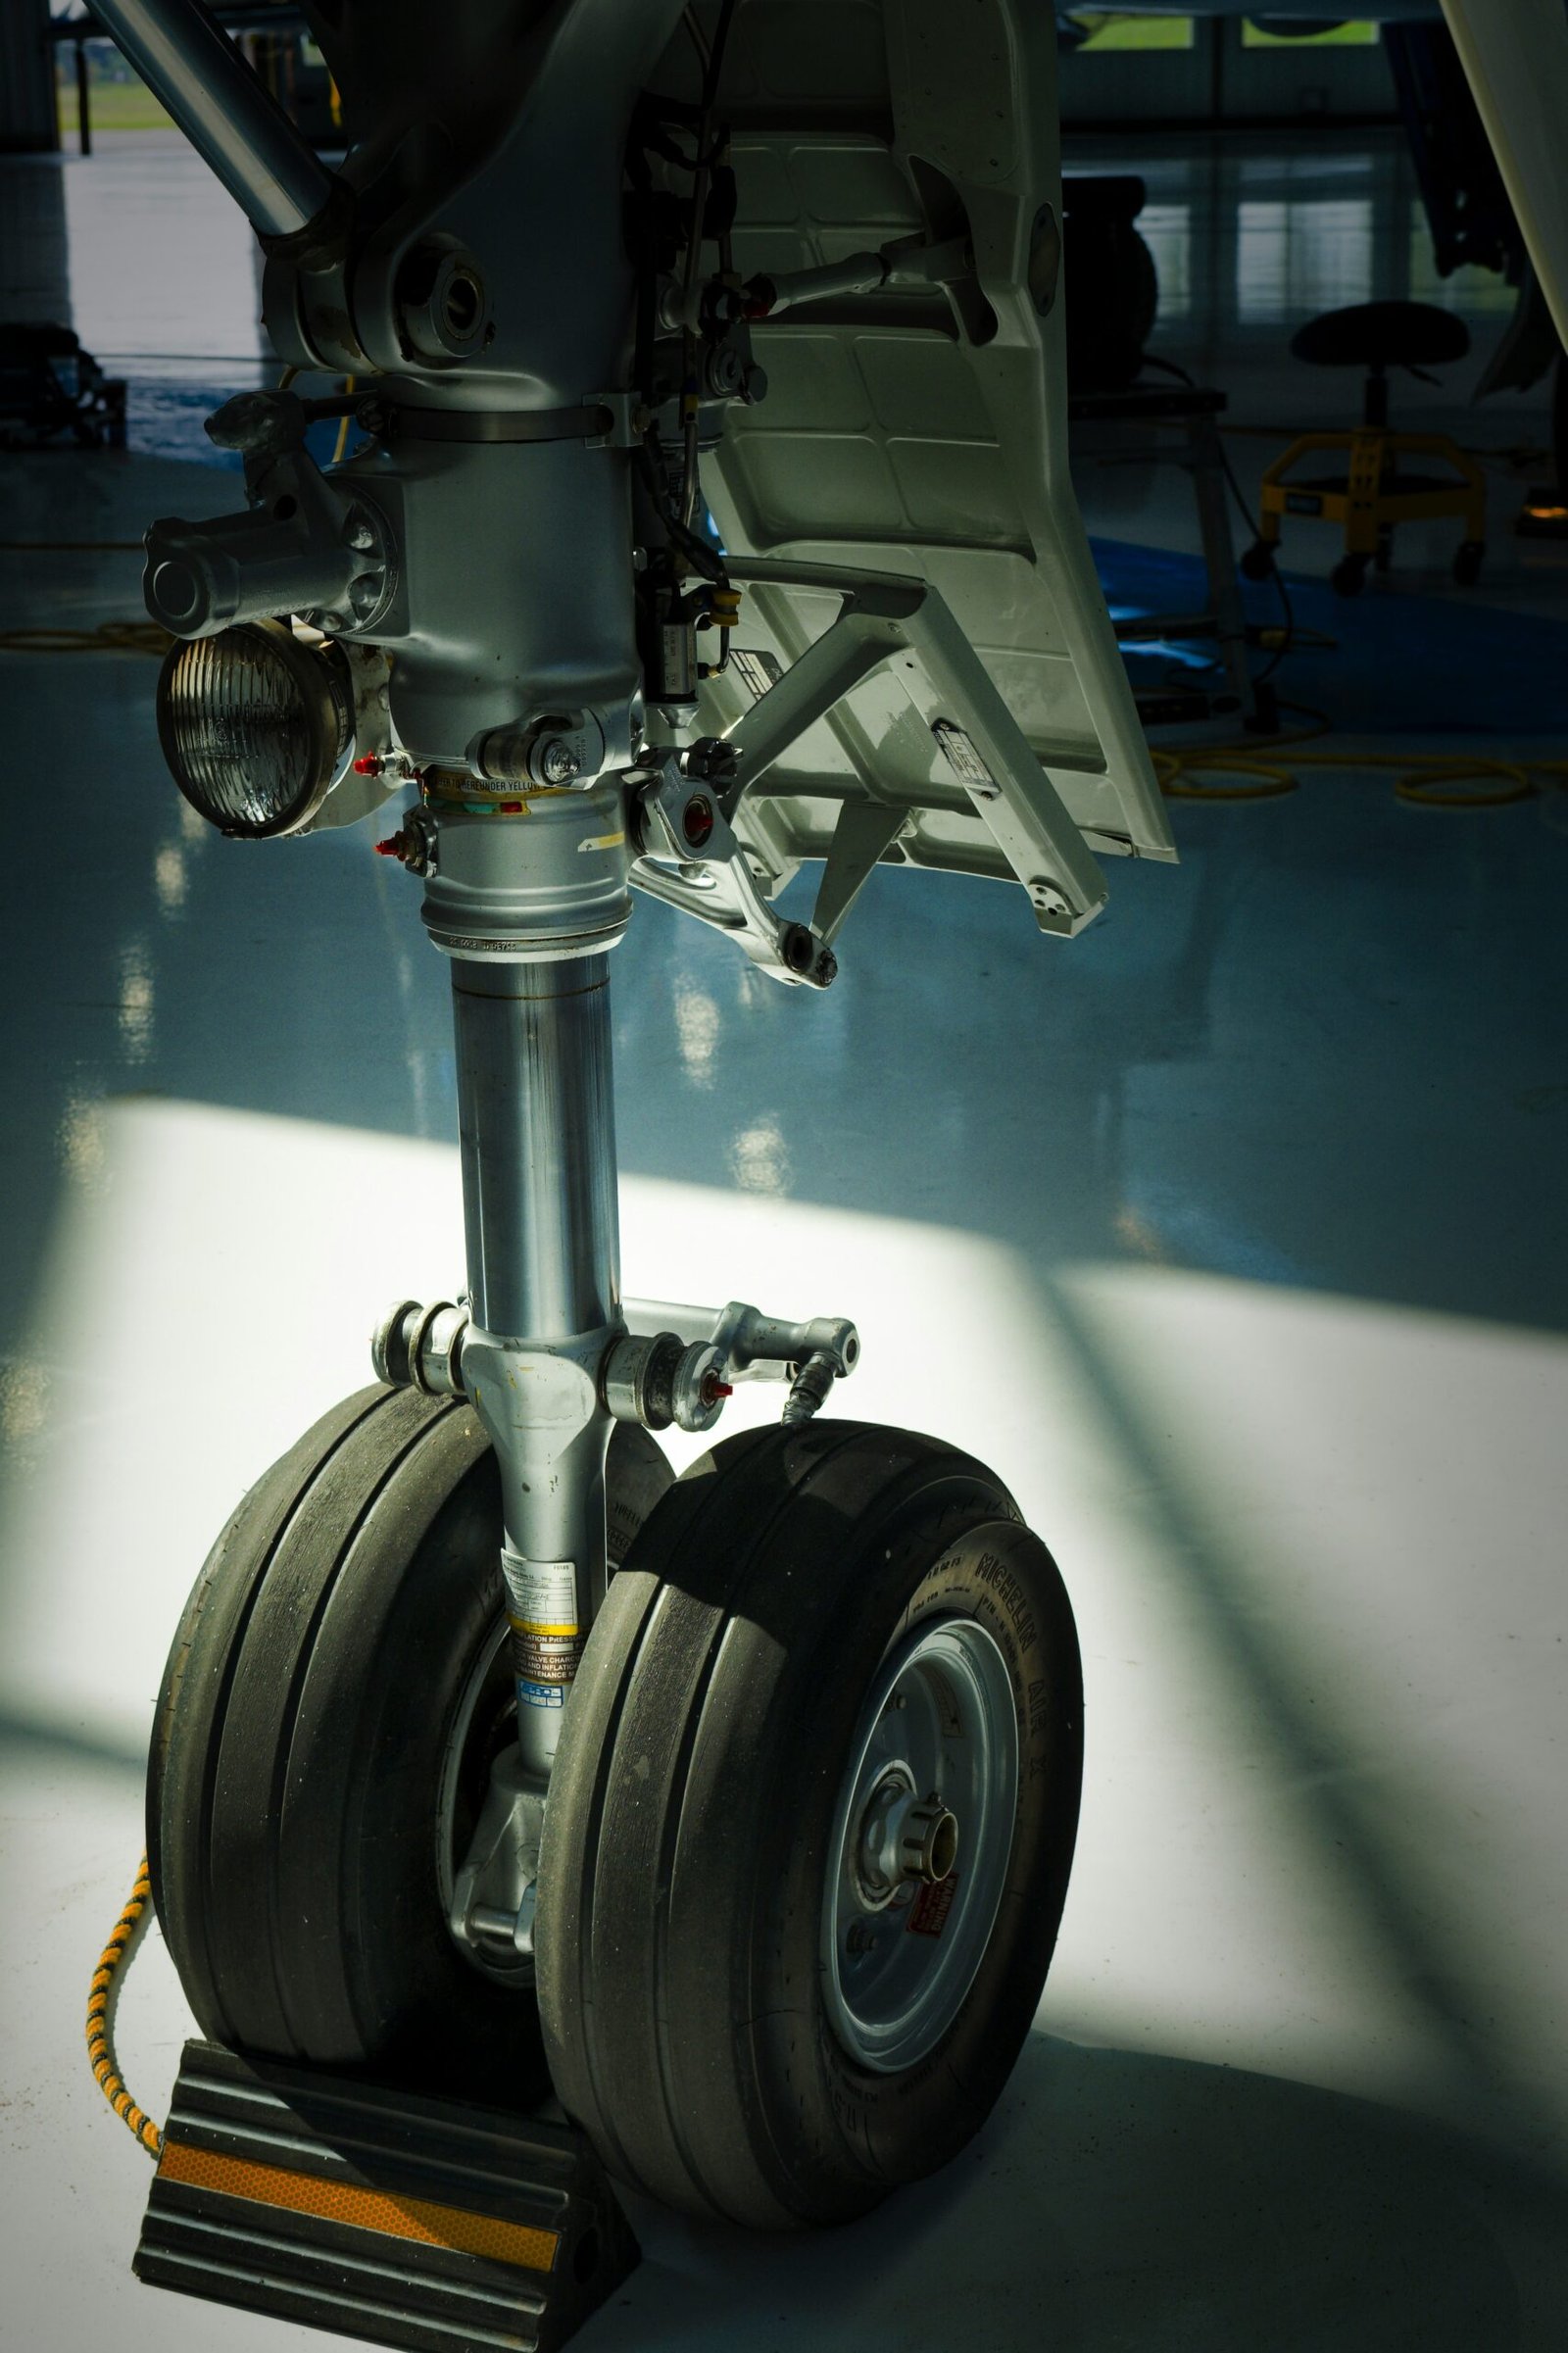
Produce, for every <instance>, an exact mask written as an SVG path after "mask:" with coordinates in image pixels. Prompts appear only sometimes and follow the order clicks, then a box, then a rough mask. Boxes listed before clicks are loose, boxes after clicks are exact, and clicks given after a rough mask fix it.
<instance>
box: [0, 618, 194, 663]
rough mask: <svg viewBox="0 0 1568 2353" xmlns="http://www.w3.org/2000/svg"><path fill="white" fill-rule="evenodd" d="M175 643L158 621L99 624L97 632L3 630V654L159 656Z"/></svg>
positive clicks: (0, 647) (0, 649) (0, 633)
mask: <svg viewBox="0 0 1568 2353" xmlns="http://www.w3.org/2000/svg"><path fill="white" fill-rule="evenodd" d="M173 643H174V640H173V639H172V637H171V636H170V634H169V631H168V630H167V629H160V628H159V626H158V623H157V622H156V621H100V622H99V623H98V625H97V627H96V628H95V629H45V628H35V629H0V654H156V655H157V657H158V659H159V660H160V661H162V660H163V657H164V656H165V655H166V654H167V653H168V651H169V649H170V647H171V646H172V644H173Z"/></svg>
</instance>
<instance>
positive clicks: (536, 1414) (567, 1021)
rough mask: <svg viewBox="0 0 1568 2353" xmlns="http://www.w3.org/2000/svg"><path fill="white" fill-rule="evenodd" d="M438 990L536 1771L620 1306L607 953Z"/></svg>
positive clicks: (581, 1596) (565, 1692) (469, 1370)
mask: <svg viewBox="0 0 1568 2353" xmlns="http://www.w3.org/2000/svg"><path fill="white" fill-rule="evenodd" d="M497 822H498V823H499V822H500V820H497ZM452 994H453V1007H454V1014H455V1021H456V1029H457V1049H458V1073H457V1075H458V1125H459V1132H460V1137H461V1151H462V1165H463V1200H464V1226H465V1232H466V1243H467V1271H468V1299H469V1306H470V1309H471V1312H472V1316H473V1323H472V1325H471V1326H470V1328H469V1330H468V1332H467V1333H466V1335H465V1338H464V1343H463V1373H464V1382H465V1386H466V1390H467V1394H468V1396H469V1397H470V1398H471V1399H472V1401H473V1403H474V1405H475V1407H476V1408H477V1410H478V1413H479V1415H480V1418H481V1419H482V1420H483V1422H484V1424H485V1427H486V1429H487V1430H488V1431H489V1432H490V1435H491V1437H492V1438H493V1439H494V1441H495V1446H496V1458H497V1461H498V1463H499V1466H500V1471H501V1508H502V1520H503V1526H504V1544H503V1548H502V1569H503V1573H504V1575H505V1578H506V1583H507V1589H508V1593H509V1597H510V1608H511V1618H512V1629H513V1665H514V1671H515V1675H516V1679H517V1745H518V1748H519V1751H520V1753H521V1756H522V1760H523V1763H524V1765H525V1767H526V1768H527V1770H528V1771H529V1772H530V1773H534V1774H537V1775H540V1776H548V1774H549V1772H550V1769H551V1766H552V1764H553V1763H554V1760H555V1752H556V1746H557V1743H558V1741H559V1740H560V1738H561V1728H562V1724H563V1722H564V1712H565V1706H566V1702H567V1699H568V1697H569V1693H570V1688H571V1684H572V1681H573V1679H574V1677H575V1675H576V1669H577V1661H578V1659H579V1657H580V1656H581V1651H582V1644H583V1641H584V1639H585V1638H586V1635H587V1631H588V1626H589V1623H590V1621H591V1619H592V1615H593V1608H594V1602H595V1598H596V1596H597V1595H598V1594H599V1593H601V1592H602V1591H603V1586H604V1575H605V1452H606V1447H607V1446H608V1444H609V1439H610V1431H611V1418H610V1414H609V1412H608V1410H607V1408H606V1406H605V1404H604V1402H603V1400H602V1398H601V1397H600V1393H599V1373H600V1366H601V1364H602V1362H603V1360H604V1356H605V1351H606V1349H607V1348H609V1346H610V1344H611V1341H612V1339H613V1336H614V1332H615V1329H616V1327H617V1325H618V1321H619V1314H620V1242H619V1224H618V1216H617V1196H616V1178H615V1124H614V1104H613V1096H612V1091H611V1035H610V971H609V957H608V956H607V955H605V954H603V953H601V954H598V955H593V956H573V957H569V958H564V959H562V960H541V961H527V962H525V961H523V960H521V959H520V958H519V959H517V960H515V961H511V962H505V963H502V962H478V961H475V960H473V959H472V958H469V957H466V956H456V957H454V959H453V965H452Z"/></svg>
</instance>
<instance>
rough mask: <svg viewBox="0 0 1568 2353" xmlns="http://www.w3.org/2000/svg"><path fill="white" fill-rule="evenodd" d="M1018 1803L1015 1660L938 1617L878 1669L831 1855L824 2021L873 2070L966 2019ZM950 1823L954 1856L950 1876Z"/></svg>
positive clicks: (902, 2060)
mask: <svg viewBox="0 0 1568 2353" xmlns="http://www.w3.org/2000/svg"><path fill="white" fill-rule="evenodd" d="M1017 1803H1018V1725H1017V1716H1016V1713H1015V1710H1014V1706H1013V1695H1012V1679H1011V1676H1010V1675H1009V1673H1008V1671H1007V1662H1006V1660H1005V1658H1004V1656H1003V1654H1002V1651H1001V1649H1000V1648H999V1647H998V1645H997V1643H996V1642H994V1641H993V1639H992V1637H991V1636H990V1635H989V1634H988V1633H987V1632H986V1629H985V1628H984V1627H983V1626H982V1625H980V1624H979V1622H978V1621H977V1620H976V1619H974V1618H957V1617H947V1618H930V1619H927V1620H925V1621H924V1623H923V1624H921V1625H920V1626H918V1627H916V1628H915V1629H914V1631H913V1632H912V1633H911V1634H909V1635H908V1636H907V1637H906V1638H905V1640H904V1641H903V1642H899V1643H897V1644H896V1645H895V1646H894V1647H893V1648H892V1649H891V1650H890V1651H889V1652H888V1654H887V1656H886V1657H885V1658H884V1659H883V1661H882V1664H881V1666H880V1668H879V1669H878V1671H877V1677H876V1681H875V1683H874V1684H873V1685H872V1688H871V1691H870V1692H869V1694H868V1695H867V1698H866V1703H865V1706H864V1708H863V1709H862V1711H861V1715H860V1721H859V1723H858V1726H857V1727H856V1732H855V1738H854V1740H853V1741H852V1743H851V1746H850V1754H849V1760H848V1763H847V1765H846V1768H845V1775H844V1781H843V1784H842V1787H841V1789H840V1792H839V1802H838V1807H837V1811H836V1814H835V1818H834V1825H833V1836H832V1838H831V1841H830V1842H829V1846H828V1868H827V1882H826V1887H825V1888H824V1890H823V1894H824V1900H823V1905H822V1960H823V1977H824V1984H825V1987H826V1994H827V2004H828V2012H829V2016H830V2017H831V2019H832V2022H833V2027H834V2031H835V2032H836V2034H837V2035H838V2037H839V2040H840V2041H841V2042H842V2043H843V2045H844V2047H845V2049H846V2050H847V2051H848V2052H849V2054H850V2056H851V2057H852V2058H853V2059H856V2060H858V2062H859V2064H860V2065H861V2066H862V2067H866V2068H870V2069H872V2070H873V2071H874V2072H875V2073H876V2074H878V2075H893V2074H896V2073H898V2072H900V2071H902V2070H903V2069H905V2068H908V2067H913V2066H915V2065H917V2064H918V2062H919V2061H920V2060H921V2059H923V2058H924V2057H925V2056H926V2055H927V2053H928V2052H930V2051H931V2050H933V2049H934V2048H935V2047H936V2045H937V2044H938V2043H939V2042H940V2041H941V2039H942V2037H943V2035H944V2034H947V2032H948V2030H949V2028H950V2027H951V2026H952V2024H953V2022H954V2020H955V2018H956V2016H957V2014H958V2011H959V2009H960V2008H961V2007H962V2004H963V2000H964V1997H965V1995H966V1994H967V1993H968V1991H969V1988H970V1986H971V1985H973V1984H974V1980H975V1975H976V1972H977V1971H978V1969H979V1967H980V1963H981V1961H982V1960H983V1959H984V1957H985V1951H986V1947H987V1945H988V1944H989V1943H990V1941H991V1932H992V1929H993V1928H994V1927H995V1925H996V1918H997V1907H998V1905H999V1904H1000V1903H1001V1900H1002V1890H1003V1887H1004V1886H1005V1882H1006V1876H1007V1863H1008V1859H1009V1857H1010V1855H1011V1852H1012V1833H1013V1822H1014V1818H1015V1815H1016V1812H1017ZM944 1817H945V1818H946V1824H947V1825H951V1826H952V1827H953V1828H955V1829H956V1859H955V1860H954V1862H953V1868H952V1870H951V1871H948V1872H946V1873H945V1874H944V1875H943V1876H940V1877H938V1876H937V1874H938V1873H939V1872H941V1871H942V1866H943V1865H944V1864H945V1863H946V1862H947V1861H948V1860H949V1859H950V1852H951V1845H952V1838H951V1832H950V1829H949V1828H948V1827H945V1825H944Z"/></svg>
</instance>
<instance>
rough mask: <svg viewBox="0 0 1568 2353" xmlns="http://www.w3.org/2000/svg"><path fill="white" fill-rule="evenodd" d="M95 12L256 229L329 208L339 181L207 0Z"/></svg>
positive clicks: (134, 1) (133, 4)
mask: <svg viewBox="0 0 1568 2353" xmlns="http://www.w3.org/2000/svg"><path fill="white" fill-rule="evenodd" d="M93 15H94V16H95V17H96V18H97V19H98V21H99V23H100V24H101V25H103V27H104V30H105V31H106V32H108V33H109V34H110V35H111V36H112V37H113V39H114V41H115V42H116V44H117V46H118V47H119V48H121V49H123V51H124V53H125V55H126V57H127V58H129V60H130V62H131V64H132V65H133V66H134V67H135V69H136V71H137V73H138V74H140V75H141V77H142V79H143V81H144V82H145V83H146V84H147V86H148V88H149V89H150V90H151V91H152V93H153V95H154V97H155V98H158V99H161V100H162V102H163V104H164V105H165V106H166V107H168V109H169V111H170V113H171V114H172V116H173V118H174V121H175V122H176V123H178V124H179V127H180V129H181V130H182V131H183V132H184V134H185V136H186V138H187V139H189V141H190V143H191V145H192V146H193V147H194V148H195V149H196V151H197V153H198V154H199V155H200V156H201V158H202V161H203V162H204V163H205V164H207V165H208V166H209V167H210V169H211V170H212V171H213V172H216V173H217V175H218V177H219V178H220V179H221V181H222V183H223V185H224V187H225V188H226V189H227V190H228V192H229V194H230V196H232V197H233V198H234V201H235V202H236V204H238V205H239V206H240V207H241V208H242V210H243V211H244V213H245V215H246V217H247V219H248V220H249V221H250V223H251V226H252V227H253V228H254V229H255V230H256V233H257V235H258V236H261V237H290V236H293V235H295V234H296V233H297V232H298V231H299V230H300V229H302V228H305V227H307V226H308V225H309V223H310V222H311V221H315V220H316V219H317V218H318V217H319V214H320V213H321V212H322V211H323V210H324V209H325V207H326V205H327V203H328V202H329V200H330V199H331V197H332V196H333V195H334V193H336V192H337V191H338V189H339V187H340V184H341V183H340V182H339V181H337V180H335V179H334V178H333V176H332V174H331V172H328V171H327V170H326V168H325V167H324V165H322V164H321V163H320V162H319V159H318V157H317V156H316V154H315V153H314V151H313V150H312V148H311V147H310V145H309V144H308V142H307V141H306V140H305V139H304V138H302V137H301V135H300V133H299V132H298V131H297V130H296V129H295V127H294V125H293V123H290V122H289V120H288V118H287V116H286V115H285V114H284V113H283V111H282V109H281V107H279V106H278V105H277V104H276V102H275V101H274V100H273V99H272V97H271V96H270V93H269V92H268V91H267V90H266V89H264V88H263V86H262V84H261V82H259V81H258V80H257V78H256V75H255V74H253V73H252V72H251V70H250V68H249V66H248V65H247V64H246V63H245V60H244V59H243V58H242V57H241V55H240V53H239V51H238V50H237V49H236V48H235V47H234V44H233V42H232V41H231V40H229V38H228V36H227V35H226V33H224V32H222V31H221V30H220V28H219V26H218V25H215V24H214V22H213V20H212V18H211V17H210V16H209V15H208V14H207V11H206V10H205V9H204V8H203V7H201V6H200V4H199V0H93Z"/></svg>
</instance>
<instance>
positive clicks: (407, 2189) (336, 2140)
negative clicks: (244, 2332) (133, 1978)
mask: <svg viewBox="0 0 1568 2353" xmlns="http://www.w3.org/2000/svg"><path fill="white" fill-rule="evenodd" d="M639 2260H640V2250H639V2248H638V2245H637V2241H636V2239H635V2238H634V2237H633V2235H632V2231H631V2227H630V2225H629V2224H628V2223H627V2221H626V2218H625V2216H624V2215H623V2213H622V2212H621V2209H620V2206H619V2204H618V2202H617V2200H616V2198H615V2194H614V2191H613V2189H612V2187H611V2185H610V2181H609V2179H608V2177H607V2176H606V2174H605V2172H604V2169H603V2167H602V2166H601V2165H600V2163H599V2160H598V2158H597V2157H596V2156H595V2155H594V2153H593V2151H592V2149H591V2148H590V2147H589V2145H588V2142H587V2141H586V2139H585V2138H584V2137H583V2135H582V2134H581V2133H580V2132H578V2131H577V2130H576V2129H575V2127H574V2126H572V2125H570V2124H567V2123H565V2122H564V2121H563V2122H555V2121H551V2120H550V2119H549V2118H547V2117H544V2116H540V2115H515V2114H508V2113H506V2112H505V2111H503V2110H497V2109H490V2108H479V2107H469V2106H467V2105H466V2104H465V2103H461V2102H459V2101H456V2100H444V2099H430V2098H426V2097H425V2096H424V2095H423V2094H419V2093H414V2092H406V2091H402V2090H396V2089H390V2088H388V2087H386V2086H384V2085H381V2084H372V2083H361V2082H356V2081H353V2080H351V2079H349V2078H347V2077H343V2076H332V2075H329V2074H324V2073H322V2072H320V2071H319V2070H317V2069H314V2068H303V2067H290V2066H283V2065H279V2064H274V2063H273V2062H271V2061H269V2060H259V2059H241V2058H238V2057H237V2056H236V2055H235V2054H234V2053H233V2052H232V2051H227V2050H223V2049H221V2048H220V2047H219V2046H218V2045H216V2044H214V2043H208V2042H187V2043H186V2045H185V2049H184V2054H183V2056H182V2058H181V2061H180V2069H179V2076H178V2079H177V2081H176V2083H175V2084H174V2095H173V2101H172V2107H171V2110H170V2116H169V2122H168V2124H167V2126H166V2127H165V2131H164V2140H163V2153H162V2155H161V2156H160V2158H159V2161H158V2171H157V2174H156V2175H155V2177H154V2180H153V2186H152V2193H151V2195H150V2196H149V2198H148V2201H147V2213H146V2217H145V2219H144V2221H143V2223H142V2232H141V2239H140V2243H139V2244H138V2246H137V2249H136V2255H135V2261H134V2269H135V2272H136V2275H137V2277H138V2279H144V2280H148V2281H150V2282H152V2283H153V2284H154V2285H155V2286H158V2287H172V2288H177V2289H179V2290H180V2291H181V2292H182V2293H184V2294H186V2295H195V2296H207V2297H210V2298H212V2299H213V2300H214V2301H215V2302H218V2303H221V2304H237V2305H240V2306H243V2307H244V2309H245V2310H246V2311H249V2312H268V2313H271V2314H273V2315H275V2317H276V2318H277V2319H279V2320H288V2321H294V2322H303V2323H305V2324H306V2325H308V2326H309V2327H312V2328H331V2329H335V2330H336V2331H337V2333H338V2334H339V2335H340V2336H353V2337H359V2338H362V2339H364V2340H365V2341H366V2342H367V2343H369V2344H375V2345H401V2346H408V2347H411V2348H416V2349H417V2353H479V2348H481V2347H482V2348H485V2349H486V2353H489V2349H490V2348H497V2347H504V2348H506V2353H555V2349H556V2348H557V2347H558V2346H562V2345H564V2344H565V2343H566V2341H567V2339H568V2338H569V2337H571V2336H572V2335H573V2334H574V2333H575V2331H576V2330H577V2329H578V2328H581V2326H582V2324H583V2322H584V2321H585V2320H587V2318H588V2316H589V2315H590V2313H593V2312H595V2311H597V2309H598V2307H599V2306H600V2305H601V2304H602V2303H604V2301H605V2300H606V2298H607V2297H608V2296H610V2295H611V2294H612V2293H613V2290H614V2289H615V2288H616V2287H617V2286H618V2285H619V2283H620V2282H621V2280H622V2279H625V2278H626V2276H627V2274H628V2273H629V2272H631V2271H632V2270H633V2269H634V2268H635V2266H636V2264H637V2263H638V2261H639Z"/></svg>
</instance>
